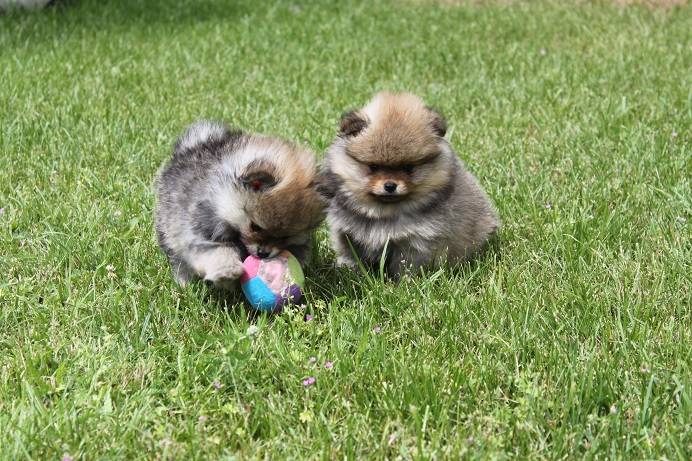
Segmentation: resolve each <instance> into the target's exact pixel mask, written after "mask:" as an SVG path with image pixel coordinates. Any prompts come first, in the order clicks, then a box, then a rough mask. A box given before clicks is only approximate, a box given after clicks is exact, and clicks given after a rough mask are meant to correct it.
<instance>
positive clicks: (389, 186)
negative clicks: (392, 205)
mask: <svg viewBox="0 0 692 461" xmlns="http://www.w3.org/2000/svg"><path fill="white" fill-rule="evenodd" d="M383 187H384V190H385V192H387V193H389V194H393V193H394V192H396V188H397V183H395V182H391V181H389V182H386V183H384V186H383Z"/></svg>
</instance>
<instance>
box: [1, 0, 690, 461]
mask: <svg viewBox="0 0 692 461" xmlns="http://www.w3.org/2000/svg"><path fill="white" fill-rule="evenodd" d="M68 3H69V6H68V7H67V8H51V9H49V10H45V11H38V12H31V13H21V12H13V13H11V14H9V15H5V16H0V208H1V209H2V211H0V255H1V257H0V274H2V275H0V306H1V308H0V309H1V310H0V428H2V429H1V430H0V458H1V459H8V460H9V459H41V460H57V459H62V458H63V456H69V457H72V458H74V459H75V460H76V459H84V460H93V459H145V458H149V459H206V458H211V459H215V458H221V459H247V458H250V459H254V458H263V459H284V458H290V459H315V458H321V459H344V458H347V459H364V458H372V459H382V458H390V459H399V458H400V459H410V458H414V459H457V458H459V457H460V456H461V457H468V458H476V459H487V458H496V459H504V458H510V457H511V458H513V457H519V458H533V459H536V458H540V459H558V458H563V459H564V458H582V457H586V458H598V459H605V458H610V459H617V458H619V459H657V458H668V459H685V458H687V457H688V456H689V455H690V453H692V353H691V349H692V308H691V307H690V306H691V298H692V289H691V285H692V283H691V273H692V269H691V267H690V266H691V265H692V264H691V262H692V243H691V242H692V232H691V231H690V225H691V224H690V223H691V220H692V187H691V185H692V148H691V147H692V133H691V127H692V107H691V106H692V7H678V8H672V9H667V10H664V9H651V8H645V7H627V8H622V7H617V6H614V5H613V4H612V3H609V2H596V3H589V2H576V1H575V2H552V3H545V2H530V3H529V2H526V3H524V2H516V3H511V2H510V4H509V5H508V4H507V3H508V2H496V3H492V4H490V5H479V4H478V2H475V3H474V2H469V3H463V2H458V3H462V4H461V5H456V6H455V5H449V4H448V3H454V2H439V3H435V2H422V1H413V0H411V1H403V0H398V1H397V0H392V1H374V2H355V1H351V0H341V1H319V2H318V1H309V2H306V4H303V5H301V6H298V4H297V2H288V1H282V2H269V1H266V2H257V1H251V0H246V1H232V2H216V1H192V0H187V1H169V2H165V1H146V2H145V1H143V0H142V1H136V0H126V1H111V2H96V1H93V2H89V1H76V2H68ZM440 3H442V4H443V5H441V4H440ZM381 89H393V90H408V91H413V92H415V93H418V94H420V95H421V96H422V97H423V98H424V99H425V100H426V101H427V102H428V103H429V104H431V105H432V106H435V107H437V108H439V109H440V110H441V111H442V112H443V113H445V114H446V115H447V117H448V119H449V125H450V130H449V133H448V137H449V138H450V140H451V142H452V144H453V145H454V147H455V148H456V149H457V150H458V152H459V153H460V155H461V157H462V158H463V159H464V160H465V161H466V162H467V164H468V165H469V168H470V170H471V171H473V172H474V173H475V174H476V175H477V176H478V178H479V179H480V180H481V182H482V183H483V184H484V186H485V187H486V189H487V191H488V193H489V195H490V196H491V197H492V198H493V200H494V202H495V204H496V205H497V208H498V210H499V211H500V215H501V216H502V219H503V221H504V227H503V231H502V234H501V244H500V248H499V251H496V252H494V253H491V254H490V255H488V256H487V257H486V258H484V259H483V260H482V261H480V262H479V264H477V265H474V266H473V267H464V268H462V269H461V270H449V269H447V270H440V271H437V272H433V273H429V274H427V275H426V276H420V277H416V278H414V279H405V280H403V281H402V282H401V283H400V284H399V285H395V284H392V283H389V282H386V281H382V280H379V279H378V278H377V277H372V278H367V277H363V276H362V275H358V274H351V273H349V272H344V271H341V272H340V271H337V270H336V269H334V268H333V261H334V255H333V253H332V252H331V250H330V249H329V245H328V242H327V233H326V229H321V230H320V232H319V235H318V239H319V245H318V254H319V258H318V261H317V264H316V265H315V266H313V267H312V268H310V269H309V270H308V278H309V289H308V302H307V312H306V311H301V310H298V309H296V310H293V311H290V312H287V313H284V314H283V315H281V316H277V317H273V318H270V317H265V316H260V317H259V318H257V319H255V320H248V318H247V315H246V314H245V312H244V311H243V309H242V308H241V307H240V306H238V305H236V306H233V305H230V306H226V305H225V304H224V301H223V300H222V299H220V297H219V296H218V295H216V294H214V293H213V292H211V291H210V290H208V289H207V288H206V287H205V286H204V285H199V284H198V285H193V286H191V287H188V288H185V289H181V288H179V287H177V286H176V285H175V283H174V282H173V280H172V278H171V274H170V270H169V268H168V266H167V262H166V260H165V259H164V257H163V255H162V254H161V253H160V252H159V250H158V247H157V245H156V242H155V238H154V232H153V226H152V211H153V206H154V195H153V190H152V179H153V177H154V175H155V173H156V171H157V169H158V167H159V166H160V164H161V163H162V162H163V161H164V160H165V159H166V158H167V157H168V156H169V154H170V151H171V147H172V144H173V142H174V140H175V137H176V136H177V135H178V134H179V133H180V132H181V130H182V129H183V128H184V127H185V126H186V125H187V124H189V123H190V122H192V121H194V120H195V119H198V118H202V117H204V118H214V119H223V120H226V121H228V122H230V123H232V124H235V125H238V126H240V127H244V128H246V129H249V130H256V131H260V132H266V133H273V134H277V135H281V136H285V137H287V138H290V139H293V140H296V141H299V142H303V143H305V144H307V145H309V146H310V147H312V148H313V149H314V150H315V151H316V152H318V153H319V154H320V155H321V152H322V151H324V149H325V148H326V146H328V145H329V143H330V141H331V139H332V138H333V136H334V134H335V130H336V125H337V121H338V117H339V115H340V114H341V112H343V111H344V110H346V109H348V108H349V107H354V106H359V105H361V104H363V103H364V102H366V101H367V100H368V99H369V98H370V96H371V95H372V94H373V93H374V92H376V91H378V90H381ZM306 313H308V314H310V315H312V316H314V318H313V319H312V320H310V321H305V320H304V318H305V314H306ZM251 325H254V326H253V327H252V328H250V329H248V328H249V327H250V326H251ZM255 328H256V331H254V330H255ZM311 357H315V358H316V361H315V363H311V362H312V361H311V359H310V358H311ZM326 361H332V362H333V368H331V369H328V368H325V367H324V364H325V362H326ZM310 376H312V377H315V378H316V380H315V383H314V384H313V385H311V386H304V385H303V380H305V379H306V378H308V377H310Z"/></svg>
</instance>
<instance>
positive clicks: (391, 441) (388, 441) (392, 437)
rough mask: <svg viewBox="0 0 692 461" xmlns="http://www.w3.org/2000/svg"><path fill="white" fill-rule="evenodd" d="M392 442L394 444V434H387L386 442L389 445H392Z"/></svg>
mask: <svg viewBox="0 0 692 461" xmlns="http://www.w3.org/2000/svg"><path fill="white" fill-rule="evenodd" d="M394 442H396V434H389V439H388V440H387V443H388V444H389V445H392V444H393V443H394Z"/></svg>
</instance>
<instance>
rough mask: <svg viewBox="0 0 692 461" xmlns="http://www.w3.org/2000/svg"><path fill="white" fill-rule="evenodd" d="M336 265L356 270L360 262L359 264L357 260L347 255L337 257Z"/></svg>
mask: <svg viewBox="0 0 692 461" xmlns="http://www.w3.org/2000/svg"><path fill="white" fill-rule="evenodd" d="M336 267H342V268H345V269H353V270H355V269H357V268H358V264H357V263H356V261H355V260H353V259H352V258H348V257H345V256H337V258H336Z"/></svg>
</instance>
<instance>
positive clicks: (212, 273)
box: [204, 258, 244, 286]
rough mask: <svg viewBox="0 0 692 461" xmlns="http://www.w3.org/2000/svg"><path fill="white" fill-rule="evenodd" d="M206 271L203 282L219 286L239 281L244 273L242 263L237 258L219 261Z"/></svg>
mask: <svg viewBox="0 0 692 461" xmlns="http://www.w3.org/2000/svg"><path fill="white" fill-rule="evenodd" d="M208 269H209V270H207V271H206V273H205V274H204V280H207V281H209V282H213V283H214V284H215V285H219V286H222V285H224V283H225V282H229V281H232V280H237V279H239V278H240V276H241V275H243V271H244V269H243V263H242V262H241V261H240V259H238V258H228V259H226V260H224V261H219V262H218V263H217V264H215V265H214V266H212V267H210V268H208Z"/></svg>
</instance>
